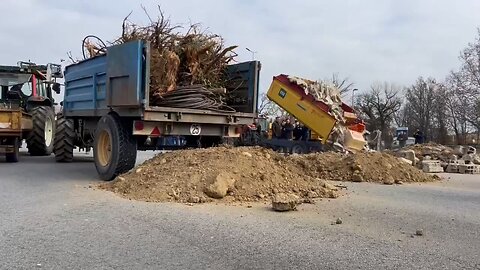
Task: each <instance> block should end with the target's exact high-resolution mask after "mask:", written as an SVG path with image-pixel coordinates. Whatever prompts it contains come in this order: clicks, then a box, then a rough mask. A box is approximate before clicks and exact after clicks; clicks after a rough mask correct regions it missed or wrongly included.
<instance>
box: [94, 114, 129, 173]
mask: <svg viewBox="0 0 480 270" xmlns="http://www.w3.org/2000/svg"><path fill="white" fill-rule="evenodd" d="M93 150H94V151H93V157H94V159H95V167H96V168H97V172H98V174H99V176H100V178H101V179H102V180H105V181H110V180H113V179H115V177H117V176H118V175H119V174H122V173H126V172H128V171H129V170H130V169H132V168H133V167H134V166H135V161H136V159H137V142H136V141H135V138H134V137H133V135H132V134H131V132H130V131H129V130H128V128H127V127H126V125H125V124H124V123H122V120H121V119H120V117H118V116H117V115H115V114H109V115H106V116H103V117H102V118H101V119H100V120H99V121H98V124H97V128H96V129H95V141H94V147H93Z"/></svg>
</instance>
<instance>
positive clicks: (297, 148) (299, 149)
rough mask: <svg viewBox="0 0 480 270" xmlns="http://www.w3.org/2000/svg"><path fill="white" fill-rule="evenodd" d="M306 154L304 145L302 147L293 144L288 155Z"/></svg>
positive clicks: (298, 144) (299, 144)
mask: <svg viewBox="0 0 480 270" xmlns="http://www.w3.org/2000/svg"><path fill="white" fill-rule="evenodd" d="M306 152H307V149H306V147H305V146H304V145H302V144H301V143H295V144H293V145H292V148H291V150H290V153H291V154H298V155H300V154H305V153H306Z"/></svg>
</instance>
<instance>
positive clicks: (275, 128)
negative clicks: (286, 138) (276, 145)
mask: <svg viewBox="0 0 480 270" xmlns="http://www.w3.org/2000/svg"><path fill="white" fill-rule="evenodd" d="M281 137H282V125H281V123H280V117H278V116H277V117H276V118H275V121H273V123H272V138H274V139H280V138H281Z"/></svg>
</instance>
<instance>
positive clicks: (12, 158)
mask: <svg viewBox="0 0 480 270" xmlns="http://www.w3.org/2000/svg"><path fill="white" fill-rule="evenodd" d="M12 140H13V145H14V147H15V149H14V151H13V153H6V154H5V160H6V161H7V162H9V163H16V162H18V155H19V152H20V139H19V138H14V139H12Z"/></svg>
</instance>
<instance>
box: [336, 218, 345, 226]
mask: <svg viewBox="0 0 480 270" xmlns="http://www.w3.org/2000/svg"><path fill="white" fill-rule="evenodd" d="M342 223H343V220H342V219H341V218H337V220H336V221H335V224H337V225H340V224H342Z"/></svg>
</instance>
